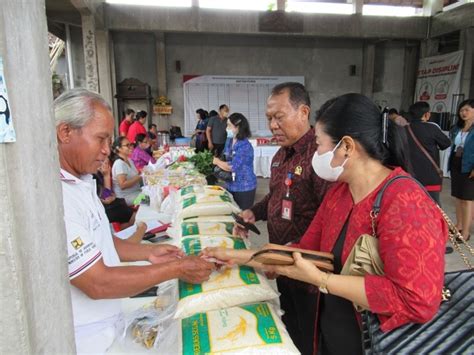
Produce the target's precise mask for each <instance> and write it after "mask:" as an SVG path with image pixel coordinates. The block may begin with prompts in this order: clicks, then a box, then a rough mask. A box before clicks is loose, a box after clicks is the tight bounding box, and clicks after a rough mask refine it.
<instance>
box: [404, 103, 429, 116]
mask: <svg viewBox="0 0 474 355" xmlns="http://www.w3.org/2000/svg"><path fill="white" fill-rule="evenodd" d="M408 111H409V112H410V115H411V117H412V118H414V119H415V120H420V119H421V118H422V117H423V115H424V114H425V113H427V112H430V104H429V103H427V102H424V101H418V102H415V103H414V104H413V105H411V106H410V108H409V109H408Z"/></svg>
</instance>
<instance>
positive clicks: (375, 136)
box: [316, 94, 411, 172]
mask: <svg viewBox="0 0 474 355" xmlns="http://www.w3.org/2000/svg"><path fill="white" fill-rule="evenodd" d="M316 122H318V123H320V124H322V125H323V130H324V132H325V133H326V134H328V135H329V136H330V137H331V138H332V140H333V143H334V144H337V143H338V142H339V141H340V140H341V139H342V137H344V136H350V137H351V138H353V139H354V140H356V141H357V142H358V143H359V144H360V145H361V146H362V147H363V148H364V150H365V151H366V153H367V154H368V155H369V156H370V157H371V158H373V159H375V160H378V161H380V162H381V163H382V164H383V165H385V166H387V167H389V166H400V167H402V168H403V169H404V170H405V171H407V172H411V165H410V161H409V159H408V156H409V152H408V144H407V136H406V132H405V129H404V128H403V127H401V126H398V125H397V124H396V123H394V122H392V121H391V120H388V131H387V143H383V120H382V115H381V113H380V110H379V109H378V107H377V105H375V104H374V103H373V102H372V101H371V100H370V99H369V98H368V97H366V96H364V95H361V94H345V95H342V96H339V97H337V98H334V99H331V100H329V101H327V102H326V103H324V104H323V105H322V106H321V108H320V109H319V111H318V112H316Z"/></svg>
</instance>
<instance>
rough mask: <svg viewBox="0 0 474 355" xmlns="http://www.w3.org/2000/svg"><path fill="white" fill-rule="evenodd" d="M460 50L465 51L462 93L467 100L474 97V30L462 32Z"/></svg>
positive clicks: (467, 29) (470, 28)
mask: <svg viewBox="0 0 474 355" xmlns="http://www.w3.org/2000/svg"><path fill="white" fill-rule="evenodd" d="M459 49H463V50H464V58H463V65H462V76H461V93H463V94H464V97H465V98H466V99H468V98H473V97H474V83H473V76H474V75H473V74H474V73H473V67H474V28H473V27H469V28H466V29H464V30H461V36H460V38H459Z"/></svg>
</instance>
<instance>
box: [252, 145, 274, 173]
mask: <svg viewBox="0 0 474 355" xmlns="http://www.w3.org/2000/svg"><path fill="white" fill-rule="evenodd" d="M278 149H280V146H277V145H262V146H257V147H254V148H253V154H254V159H253V169H254V171H255V175H257V176H261V177H264V178H269V177H270V173H271V164H272V159H273V156H274V155H275V154H276V152H277V151H278Z"/></svg>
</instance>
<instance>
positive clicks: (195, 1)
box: [191, 0, 199, 7]
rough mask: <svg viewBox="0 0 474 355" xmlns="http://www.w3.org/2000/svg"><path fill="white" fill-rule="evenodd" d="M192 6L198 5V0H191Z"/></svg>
mask: <svg viewBox="0 0 474 355" xmlns="http://www.w3.org/2000/svg"><path fill="white" fill-rule="evenodd" d="M191 6H192V7H199V0H191Z"/></svg>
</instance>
